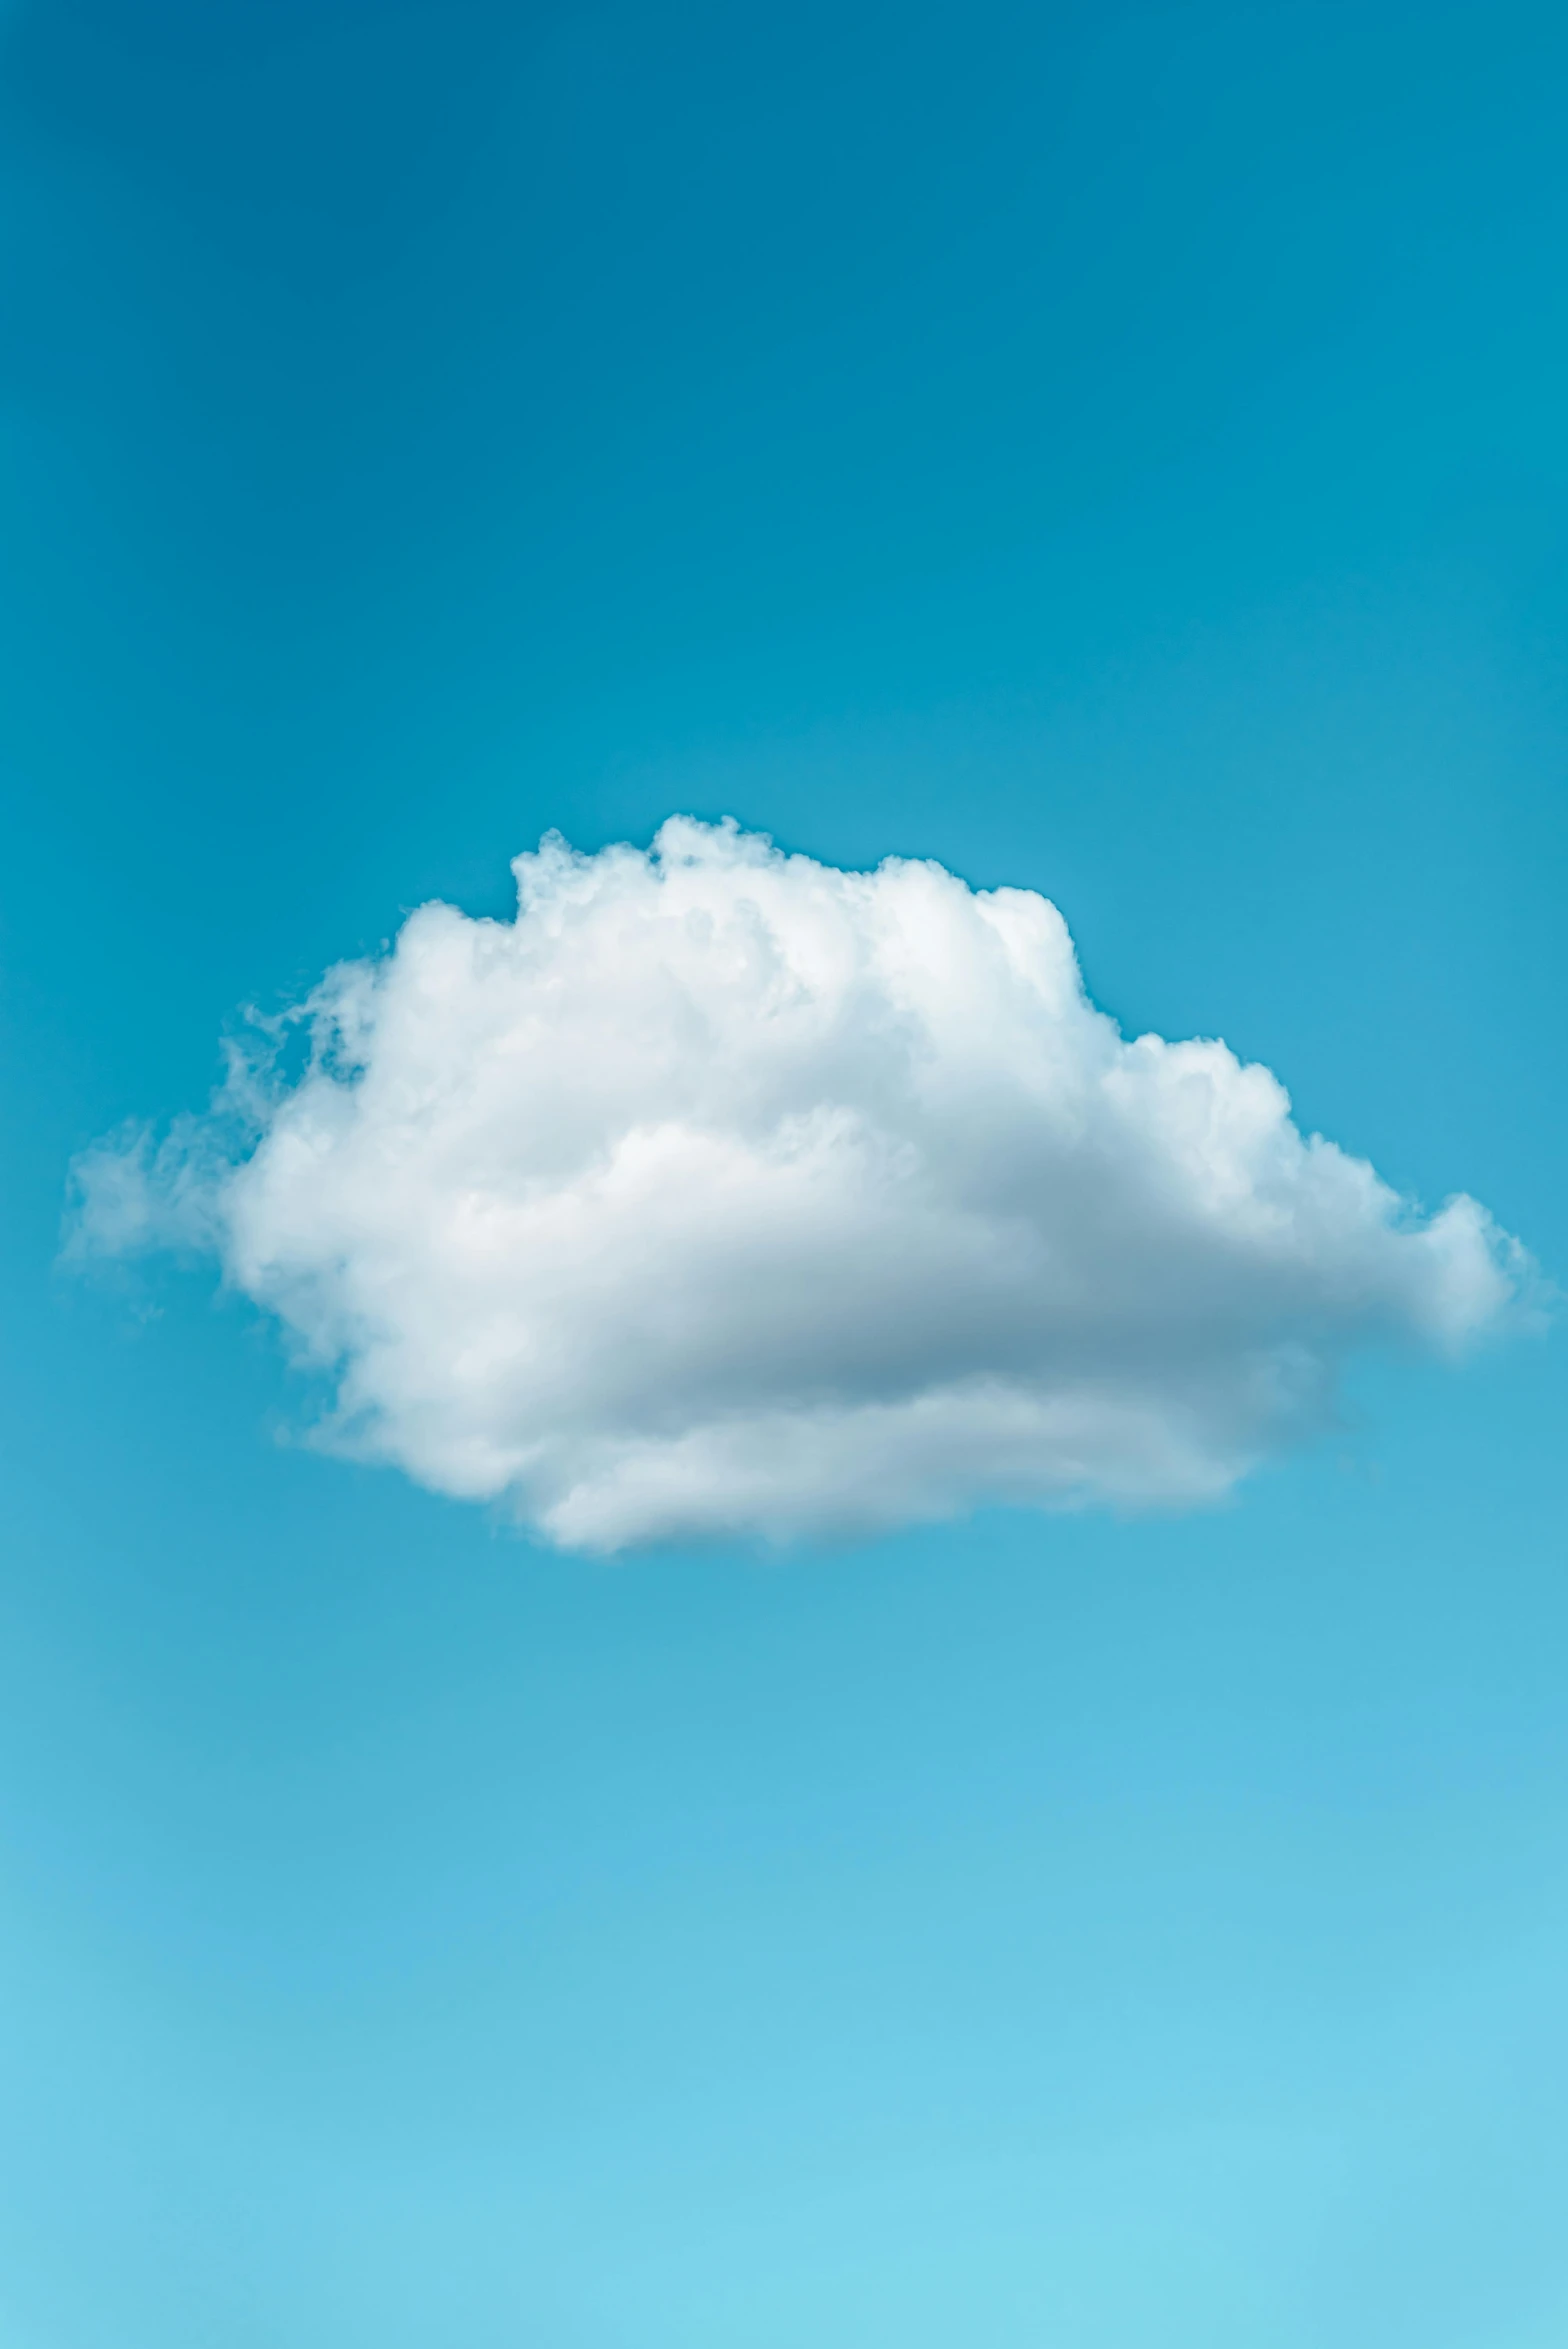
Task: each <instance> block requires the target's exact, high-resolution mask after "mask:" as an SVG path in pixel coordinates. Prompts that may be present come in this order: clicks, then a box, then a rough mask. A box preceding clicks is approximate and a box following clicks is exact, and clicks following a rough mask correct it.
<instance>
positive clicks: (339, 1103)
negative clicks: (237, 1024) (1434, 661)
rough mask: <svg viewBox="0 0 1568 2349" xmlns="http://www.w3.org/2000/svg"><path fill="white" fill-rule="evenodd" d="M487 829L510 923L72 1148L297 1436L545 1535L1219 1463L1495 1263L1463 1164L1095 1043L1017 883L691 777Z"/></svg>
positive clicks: (1188, 1063)
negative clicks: (639, 841)
mask: <svg viewBox="0 0 1568 2349" xmlns="http://www.w3.org/2000/svg"><path fill="white" fill-rule="evenodd" d="M513 869H514V871H515V873H516V876H517V884H518V912H517V916H516V919H515V920H513V921H510V922H497V921H489V920H474V919H471V918H469V917H468V916H467V915H465V914H463V913H461V912H460V911H458V910H457V909H456V908H455V907H453V906H450V905H442V904H433V905H427V906H424V907H422V908H421V909H420V910H419V911H418V912H417V913H415V914H413V915H411V916H410V918H409V919H408V921H407V922H406V923H405V924H404V926H403V929H402V931H401V932H400V933H399V935H398V937H397V939H396V941H395V943H394V944H393V946H392V947H391V949H390V950H389V951H388V952H387V953H385V954H384V955H382V956H380V957H379V958H377V959H374V960H368V961H360V962H349V963H344V964H341V965H340V966H339V967H338V968H337V969H335V970H333V971H331V972H329V973H328V975H327V977H326V978H325V979H324V980H323V981H322V983H321V984H320V986H319V987H318V988H317V989H316V990H315V992H314V993H313V994H312V995H311V996H310V997H309V999H308V1000H307V1001H306V1002H305V1003H304V1004H303V1005H301V1006H300V1007H299V1008H298V1010H297V1011H295V1012H294V1013H292V1014H290V1015H289V1016H288V1017H287V1018H286V1019H285V1020H284V1021H282V1022H277V1023H272V1024H270V1025H269V1026H268V1027H267V1028H266V1029H265V1031H264V1032H262V1034H261V1035H260V1038H259V1041H258V1045H257V1048H256V1049H254V1050H252V1051H250V1052H248V1053H245V1054H236V1055H235V1056H234V1057H233V1059H232V1061H231V1065H230V1069H229V1074H228V1078H227V1081H226V1083H225V1085H224V1086H223V1088H222V1089H221V1091H220V1093H219V1095H218V1096H217V1097H216V1099H215V1102H214V1104H213V1108H212V1111H211V1112H210V1113H209V1115H207V1116H206V1117H204V1118H200V1119H186V1120H184V1121H182V1122H180V1123H179V1124H177V1125H176V1126H175V1128H174V1129H173V1130H172V1131H171V1132H170V1133H169V1134H168V1135H167V1137H166V1138H165V1139H164V1140H163V1141H162V1142H161V1143H158V1142H155V1140H154V1138H153V1137H152V1136H151V1135H150V1134H149V1133H147V1132H145V1131H141V1132H131V1133H125V1134H121V1135H119V1136H116V1137H114V1138H112V1139H111V1140H110V1141H108V1142H107V1143H104V1144H101V1145H99V1146H98V1147H97V1148H96V1149H95V1150H93V1151H90V1152H88V1153H87V1154H86V1155H85V1157H84V1158H83V1159H82V1160H80V1161H79V1162H78V1166H77V1169H76V1181H77V1190H78V1207H77V1216H76V1227H75V1239H74V1242H73V1245H74V1246H75V1247H76V1248H78V1249H82V1250H87V1249H93V1248H101V1249H107V1250H113V1251H124V1250H126V1249H130V1248H135V1247H138V1246H144V1245H167V1244H187V1245H189V1244H194V1245H196V1246H199V1247H202V1248H206V1249H210V1250H211V1251H212V1252H213V1253H215V1254H216V1255H217V1257H218V1258H219V1260H220V1261H221V1264H222V1266H223V1270H224V1273H225V1275H226V1278H227V1280H228V1281H229V1282H230V1283H231V1284H232V1285H233V1286H234V1287H235V1288H237V1289H239V1290H242V1291H243V1292H244V1293H245V1294H246V1295H247V1296H249V1297H251V1298H253V1299H254V1300H255V1301H256V1302H257V1303H258V1304H260V1305H261V1306H263V1307H265V1308H267V1309H268V1310H269V1311H270V1312H271V1313H273V1314H275V1315H276V1316H277V1317H278V1319H279V1320H280V1321H281V1322H282V1323H283V1324H284V1326H285V1328H286V1329H287V1330H288V1331H289V1332H290V1333H291V1334H292V1337H293V1340H294V1341H295V1343H296V1345H297V1347H298V1348H299V1350H300V1351H301V1352H302V1353H303V1355H304V1356H305V1357H307V1358H308V1359H309V1360H310V1361H312V1362H313V1363H315V1364H316V1365H318V1366H319V1367H321V1368H323V1369H324V1370H326V1371H327V1372H328V1373H329V1374H330V1376H331V1378H332V1381H333V1383H334V1390H335V1397H336V1400H335V1404H334V1407H333V1409H332V1411H331V1413H330V1416H329V1418H328V1420H327V1422H326V1424H325V1426H324V1428H323V1429H322V1431H321V1434H322V1436H323V1438H324V1440H326V1441H328V1442H330V1443H332V1444H334V1445H336V1446H338V1447H340V1448H343V1449H347V1450H351V1451H353V1452H354V1453H356V1454H357V1455H359V1456H361V1457H368V1458H372V1459H377V1460H383V1461H390V1462H395V1463H396V1464H397V1465H398V1466H400V1467H401V1468H403V1469H404V1470H406V1472H407V1473H408V1474H409V1475H410V1476H412V1477H414V1478H416V1479H417V1480H418V1481H419V1482H420V1483H421V1484H424V1485H427V1486H431V1487H433V1488H434V1489H435V1490H437V1491H439V1492H443V1493H449V1494H454V1495H458V1496H461V1497H464V1498H469V1499H473V1500H486V1501H499V1502H501V1503H502V1504H503V1505H505V1506H506V1507H507V1508H509V1509H510V1510H512V1511H513V1512H515V1513H516V1515H517V1516H518V1517H519V1518H521V1519H522V1520H524V1521H526V1522H527V1523H528V1524H529V1525H531V1526H532V1527H534V1528H535V1529H537V1530H538V1531H540V1532H542V1533H543V1534H544V1535H545V1536H546V1537H547V1538H549V1539H550V1540H552V1541H554V1542H556V1543H559V1544H561V1545H562V1546H564V1547H568V1548H578V1549H588V1550H614V1549H618V1548H622V1547H624V1546H627V1545H634V1544H637V1543H641V1542H647V1541H653V1540H660V1539H665V1538H689V1537H693V1536H703V1535H720V1534H723V1535H733V1534H742V1535H758V1534H760V1535H762V1536H764V1537H766V1538H789V1537H791V1536H796V1535H801V1534H811V1533H824V1532H835V1531H850V1530H856V1529H868V1528H874V1527H879V1526H889V1525H895V1524H899V1523H905V1522H909V1521H911V1520H916V1519H922V1518H936V1517H941V1516H946V1515H948V1514H951V1513H953V1512H955V1511H958V1510H961V1509H964V1508H966V1507H968V1506H971V1505H973V1504H976V1503H979V1502H985V1501H1004V1502H1013V1503H1030V1504H1036V1505H1044V1506H1063V1505H1071V1504H1074V1503H1080V1502H1086V1501H1104V1502H1110V1503H1116V1504H1124V1505H1139V1504H1190V1503H1197V1502H1203V1501H1208V1500H1212V1499H1214V1498H1215V1497H1217V1496H1219V1495H1221V1494H1223V1493H1225V1492H1226V1491H1227V1490H1228V1489H1229V1487H1230V1486H1231V1485H1232V1484H1234V1482H1235V1481H1236V1479H1237V1478H1238V1477H1240V1476H1242V1475H1243V1474H1244V1473H1245V1472H1246V1471H1247V1470H1248V1469H1249V1468H1250V1467H1252V1466H1253V1465H1255V1464H1256V1463H1257V1462H1258V1461H1259V1460H1261V1459H1262V1458H1264V1457H1265V1456H1267V1455H1268V1454H1270V1453H1272V1452H1274V1451H1276V1450H1277V1449H1279V1448H1280V1447H1281V1446H1283V1445H1286V1444H1288V1443H1289V1442H1291V1441H1292V1440H1293V1439H1297V1438H1299V1437H1300V1436H1302V1435H1304V1434H1307V1433H1310V1432H1311V1431H1312V1430H1313V1429H1315V1428H1318V1427H1320V1426H1321V1425H1322V1424H1323V1423H1324V1421H1325V1418H1326V1415H1327V1413H1328V1411H1329V1408H1330V1404H1331V1397H1332V1389H1333V1383H1334V1378H1335V1373H1336V1369H1337V1367H1338V1365H1339V1363H1340V1361H1341V1359H1342V1357H1343V1356H1344V1354H1345V1352H1346V1350H1347V1349H1348V1348H1350V1347H1353V1346H1355V1345H1358V1344H1361V1343H1365V1342H1376V1341H1379V1340H1383V1341H1388V1340H1399V1339H1403V1340H1411V1339H1413V1340H1416V1341H1418V1342H1421V1343H1423V1344H1425V1345H1427V1346H1430V1347H1433V1348H1436V1349H1438V1350H1441V1351H1449V1352H1452V1351H1455V1350H1457V1349H1459V1348H1461V1347H1463V1345H1464V1344H1465V1343H1466V1342H1467V1341H1468V1340H1470V1339H1472V1338H1474V1337H1475V1336H1476V1335H1477V1334H1479V1333H1481V1332H1483V1331H1485V1330H1486V1329H1487V1328H1488V1327H1489V1326H1491V1325H1494V1324H1496V1323H1497V1322H1498V1321H1499V1320H1500V1319H1501V1318H1502V1317H1503V1316H1504V1315H1505V1314H1506V1312H1507V1311H1508V1309H1509V1307H1510V1304H1511V1301H1512V1299H1513V1298H1514V1296H1515V1294H1516V1290H1517V1286H1518V1279H1519V1274H1520V1270H1521V1267H1522V1264H1523V1259H1522V1257H1521V1256H1520V1252H1519V1251H1518V1249H1517V1248H1516V1246H1515V1245H1514V1244H1513V1243H1512V1242H1510V1241H1508V1240H1506V1239H1505V1238H1504V1237H1503V1236H1502V1235H1501V1234H1499V1233H1498V1232H1497V1230H1496V1229H1495V1227H1494V1226H1493V1224H1492V1223H1491V1221H1490V1220H1489V1218H1488V1217H1487V1215H1486V1213H1485V1211H1484V1210H1483V1209H1482V1208H1480V1207H1479V1206H1477V1205H1476V1203H1475V1202H1474V1201H1473V1200H1471V1199H1468V1198H1463V1197H1461V1198H1456V1199H1452V1200H1450V1201H1449V1203H1448V1204H1447V1205H1446V1206H1445V1207H1444V1208H1443V1209H1442V1210H1441V1212H1440V1213H1438V1214H1436V1215H1434V1216H1431V1217H1430V1218H1423V1217H1422V1216H1421V1215H1420V1214H1419V1213H1417V1212H1416V1210H1415V1209H1414V1208H1413V1207H1412V1206H1411V1205H1410V1203H1409V1202H1407V1201H1404V1200H1402V1199H1401V1198H1400V1197H1398V1196H1397V1194H1396V1193H1394V1192H1393V1191H1392V1190H1390V1189H1389V1188H1388V1186H1387V1185H1386V1184H1384V1183H1383V1182H1382V1181H1381V1180H1380V1179H1379V1178H1378V1176H1377V1175H1376V1174H1375V1173H1374V1171H1373V1170H1372V1168H1371V1167H1370V1166H1368V1165H1366V1164H1365V1163H1363V1162H1362V1161H1361V1160H1359V1159H1356V1158H1352V1157H1349V1156H1347V1155H1346V1154H1345V1153H1344V1152H1343V1151H1341V1150H1339V1149H1337V1148H1336V1147H1335V1146H1334V1145H1333V1144H1332V1143H1331V1142H1326V1141H1324V1140H1323V1139H1322V1138H1321V1137H1320V1136H1318V1135H1311V1136H1303V1135H1302V1134H1301V1133H1300V1132H1299V1131H1298V1130H1297V1128H1296V1127H1295V1126H1294V1125H1293V1123H1292V1122H1291V1117H1290V1105H1289V1102H1288V1100H1287V1098H1286V1095H1285V1093H1284V1091H1283V1090H1282V1088H1281V1087H1280V1085H1279V1084H1278V1082H1277V1081H1276V1079H1275V1078H1274V1077H1273V1076H1272V1075H1271V1074H1270V1073H1269V1071H1268V1070H1267V1069H1265V1068H1260V1067H1256V1066H1245V1065H1243V1064H1242V1063H1241V1062H1239V1061H1238V1060H1237V1059H1236V1058H1235V1056H1234V1055H1233V1054H1232V1053H1231V1052H1230V1051H1228V1050H1227V1048H1226V1047H1225V1046H1224V1045H1223V1044H1220V1043H1213V1042H1184V1043H1167V1042H1165V1041H1164V1040H1163V1039H1162V1038H1160V1037H1158V1036H1139V1037H1137V1038H1134V1039H1131V1040H1129V1039H1127V1038H1124V1037H1123V1036H1122V1035H1121V1033H1120V1032H1119V1030H1118V1029H1117V1027H1116V1025H1115V1024H1114V1022H1113V1021H1112V1020H1110V1019H1109V1018H1107V1017H1106V1015H1105V1014H1104V1013H1103V1012H1100V1011H1097V1010H1096V1009H1095V1008H1094V1006H1093V1005H1092V1004H1090V1003H1089V1001H1088V1000H1087V999H1086V997H1085V995H1084V992H1083V987H1082V983H1081V981H1080V978H1079V973H1078V967H1077V963H1076V960H1075V957H1074V954H1073V948H1072V942H1071V940H1070V938H1069V936H1068V933H1067V929H1066V926H1065V924H1064V923H1063V921H1062V918H1061V916H1060V914H1058V912H1057V911H1056V909H1055V907H1054V906H1052V905H1050V904H1048V903H1047V901H1046V900H1045V899H1044V898H1042V897H1039V896H1036V895H1035V894H1033V893H1032V892H1030V891H1028V890H1023V889H997V890H981V891H975V890H971V889H969V888H968V887H967V886H966V885H965V884H964V883H963V882H962V881H960V880H958V879H956V878H955V877H954V876H953V875H952V874H951V873H948V872H946V871H944V870H943V869H942V868H941V867H940V866H938V865H935V864H929V863H911V862H901V861H899V860H896V859H894V860H890V861H889V862H887V863H885V864H883V865H882V866H880V867H879V868H878V869H877V870H876V871H875V872H870V873H857V872H841V871H838V870H836V869H835V868H834V867H832V866H828V865H821V864H817V863H814V862H813V861H812V860H811V859H810V858H807V857H804V856H785V855H783V854H781V853H780V852H779V851H777V850H776V849H775V848H774V847H773V846H772V845H771V843H770V842H769V841H768V840H766V839H765V838H761V837H758V836H756V835H752V834H748V833H744V832H741V831H739V830H737V829H736V828H735V826H733V825H731V824H726V825H721V826H709V825H703V824H699V823H696V822H694V821H691V820H689V819H686V818H673V819H672V820H671V821H670V822H669V823H667V824H666V825H665V826H664V827H663V829H662V830H661V831H660V833H659V834H658V836H657V838H656V839H655V841H654V843H653V846H652V848H651V849H650V850H648V851H647V852H644V851H641V850H638V849H635V848H631V847H625V846H620V847H613V848H607V849H605V850H603V851H602V852H601V853H599V854H598V855H595V856H579V855H577V854H574V853H573V851H572V850H571V849H570V848H568V847H567V846H566V844H565V843H564V842H563V841H561V840H559V839H558V838H554V837H551V838H548V839H546V840H545V841H544V843H543V844H542V845H541V847H540V849H539V851H538V853H537V854H534V855H527V856H520V857H519V858H518V859H517V860H516V863H515V866H514V868H513ZM301 1040H303V1042H304V1045H305V1046H306V1049H307V1057H306V1058H305V1060H304V1062H303V1064H302V1065H301V1066H299V1067H295V1068H292V1069H291V1068H290V1057H289V1051H288V1047H289V1045H290V1044H291V1042H292V1043H295V1044H297V1043H299V1042H300V1041H301Z"/></svg>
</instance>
